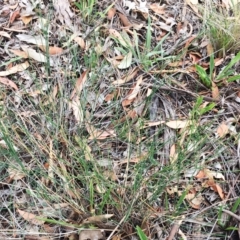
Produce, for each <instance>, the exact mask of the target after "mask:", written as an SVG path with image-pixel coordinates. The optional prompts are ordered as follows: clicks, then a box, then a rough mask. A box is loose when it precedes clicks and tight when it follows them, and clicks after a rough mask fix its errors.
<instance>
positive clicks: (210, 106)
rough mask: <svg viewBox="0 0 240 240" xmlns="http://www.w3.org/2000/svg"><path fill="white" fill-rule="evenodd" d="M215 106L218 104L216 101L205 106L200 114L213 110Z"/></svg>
mask: <svg viewBox="0 0 240 240" xmlns="http://www.w3.org/2000/svg"><path fill="white" fill-rule="evenodd" d="M215 106H216V104H215V103H210V104H208V105H207V106H206V107H205V108H202V109H200V110H199V113H200V115H203V114H204V113H206V112H209V111H211V110H212V109H213V108H214V107H215Z"/></svg>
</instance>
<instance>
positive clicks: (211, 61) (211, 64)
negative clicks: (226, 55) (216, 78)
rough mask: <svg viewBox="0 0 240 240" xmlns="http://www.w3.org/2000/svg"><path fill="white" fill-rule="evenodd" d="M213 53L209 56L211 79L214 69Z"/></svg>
mask: <svg viewBox="0 0 240 240" xmlns="http://www.w3.org/2000/svg"><path fill="white" fill-rule="evenodd" d="M214 65H215V63H214V55H213V54H211V56H210V79H211V80H213V70H214Z"/></svg>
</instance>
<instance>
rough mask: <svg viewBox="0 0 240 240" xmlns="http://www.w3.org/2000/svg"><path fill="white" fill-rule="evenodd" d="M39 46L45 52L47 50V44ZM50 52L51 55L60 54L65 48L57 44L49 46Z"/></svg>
mask: <svg viewBox="0 0 240 240" xmlns="http://www.w3.org/2000/svg"><path fill="white" fill-rule="evenodd" d="M39 48H40V49H41V50H42V51H43V52H46V51H47V48H46V46H44V45H40V46H39ZM48 52H49V54H50V55H56V54H60V53H62V52H63V49H62V48H60V47H56V46H53V47H52V46H49V48H48Z"/></svg>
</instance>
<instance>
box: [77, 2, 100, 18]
mask: <svg viewBox="0 0 240 240" xmlns="http://www.w3.org/2000/svg"><path fill="white" fill-rule="evenodd" d="M95 3H96V1H95V0H81V1H79V2H76V3H75V5H76V6H77V7H78V9H79V10H80V11H81V15H82V17H83V19H84V20H89V17H90V16H91V14H92V13H93V8H94V5H95Z"/></svg>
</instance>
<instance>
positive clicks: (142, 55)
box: [112, 18, 175, 71]
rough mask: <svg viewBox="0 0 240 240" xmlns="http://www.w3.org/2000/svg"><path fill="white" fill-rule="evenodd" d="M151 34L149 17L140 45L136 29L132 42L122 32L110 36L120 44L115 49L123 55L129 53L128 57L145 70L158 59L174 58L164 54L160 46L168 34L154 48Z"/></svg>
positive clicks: (158, 60)
mask: <svg viewBox="0 0 240 240" xmlns="http://www.w3.org/2000/svg"><path fill="white" fill-rule="evenodd" d="M151 34H152V32H151V20H150V18H149V19H148V25H147V31H146V36H145V42H143V44H142V45H140V41H139V37H138V35H137V33H136V31H133V43H132V42H131V39H130V37H129V36H128V35H127V34H126V33H124V32H123V33H122V34H121V36H119V37H114V36H112V38H113V39H114V40H115V42H116V43H118V44H119V45H121V47H120V46H119V47H117V48H116V49H117V50H119V51H120V52H121V53H122V54H123V55H124V56H127V55H129V53H130V56H131V57H130V58H129V59H130V60H132V56H133V59H134V61H135V62H136V63H137V64H138V65H141V67H142V68H143V69H144V70H145V71H147V70H148V69H149V68H151V67H152V66H153V65H154V64H157V63H158V62H160V61H161V62H164V61H166V60H168V59H173V58H175V57H174V56H165V55H164V50H163V48H162V44H163V42H164V41H165V39H166V38H167V37H168V36H169V34H167V35H166V36H164V37H163V38H162V39H161V41H159V42H158V44H157V45H156V46H155V47H154V48H152V36H151ZM128 65H130V64H128Z"/></svg>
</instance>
